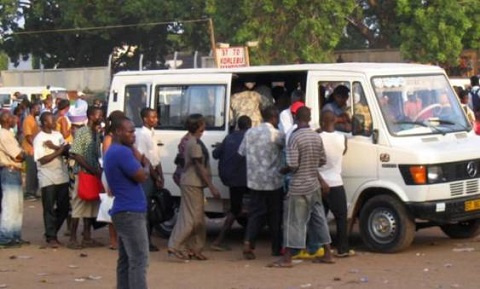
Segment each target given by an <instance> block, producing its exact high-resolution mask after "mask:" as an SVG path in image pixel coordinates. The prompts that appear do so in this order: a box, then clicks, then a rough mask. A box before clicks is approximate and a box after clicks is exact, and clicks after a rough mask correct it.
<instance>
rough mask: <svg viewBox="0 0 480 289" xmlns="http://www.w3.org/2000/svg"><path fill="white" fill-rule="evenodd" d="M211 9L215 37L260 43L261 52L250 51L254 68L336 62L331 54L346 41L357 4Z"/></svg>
mask: <svg viewBox="0 0 480 289" xmlns="http://www.w3.org/2000/svg"><path fill="white" fill-rule="evenodd" d="M234 2H236V3H235V4H233V3H234ZM208 3H209V4H210V5H207V7H208V8H209V9H210V10H207V11H210V12H212V11H213V13H214V15H213V16H214V20H215V23H216V27H217V29H216V31H218V35H219V37H220V38H221V39H222V40H223V39H225V40H224V41H227V42H230V43H234V44H237V45H238V44H240V45H242V44H243V43H245V42H246V41H252V40H258V41H259V46H258V48H256V49H254V50H253V49H252V50H251V59H252V62H253V63H254V64H279V63H294V62H324V61H332V55H331V52H332V50H333V49H334V48H335V47H336V45H337V44H338V41H339V39H340V36H341V35H342V31H343V28H344V26H345V25H346V16H347V15H349V14H350V13H351V11H352V9H353V8H354V1H353V0H346V1H322V0H263V1H248V0H243V1H226V0H210V1H208ZM212 7H214V8H215V9H213V8H212ZM219 24H220V27H221V28H218V27H219Z"/></svg>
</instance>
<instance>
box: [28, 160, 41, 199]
mask: <svg viewBox="0 0 480 289" xmlns="http://www.w3.org/2000/svg"><path fill="white" fill-rule="evenodd" d="M25 162H26V164H27V171H26V176H25V196H35V195H36V194H37V190H38V176H37V173H38V172H37V163H36V162H35V160H34V159H33V156H30V155H26V156H25Z"/></svg>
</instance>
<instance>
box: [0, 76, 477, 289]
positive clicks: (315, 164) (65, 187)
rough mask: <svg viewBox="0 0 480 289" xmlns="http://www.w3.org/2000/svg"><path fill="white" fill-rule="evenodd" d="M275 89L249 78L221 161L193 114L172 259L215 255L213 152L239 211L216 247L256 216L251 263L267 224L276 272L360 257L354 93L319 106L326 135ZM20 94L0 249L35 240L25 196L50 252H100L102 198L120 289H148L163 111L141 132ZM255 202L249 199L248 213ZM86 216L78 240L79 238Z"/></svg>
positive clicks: (342, 90) (73, 104) (0, 136)
mask: <svg viewBox="0 0 480 289" xmlns="http://www.w3.org/2000/svg"><path fill="white" fill-rule="evenodd" d="M471 81H472V89H471V92H469V93H468V92H466V91H465V90H461V89H457V94H458V96H459V97H460V99H461V101H462V103H463V104H464V109H465V111H466V114H467V116H468V117H469V120H470V121H471V122H472V123H473V124H475V123H476V122H475V119H477V120H478V119H479V117H478V115H477V113H478V111H480V107H479V106H480V100H479V99H480V95H479V93H480V88H479V83H478V77H472V80H471ZM257 88H258V87H257ZM274 90H275V89H273V90H272V91H271V92H270V93H265V89H259V88H258V89H255V88H254V85H250V86H249V85H248V83H247V84H245V87H243V89H241V91H240V90H239V91H238V92H237V93H234V94H233V95H232V98H231V117H232V122H231V123H230V125H231V127H232V128H234V129H232V132H231V133H230V134H229V135H228V136H227V137H226V138H225V139H224V140H223V142H221V143H218V144H217V145H216V147H215V149H214V150H213V152H212V155H210V152H209V150H208V149H207V147H206V145H205V144H204V143H203V141H202V136H203V133H204V131H205V129H206V126H207V124H208V120H207V119H206V118H205V117H204V116H202V115H201V114H195V113H194V114H191V115H189V116H188V117H187V118H186V120H185V127H186V130H187V133H186V134H185V136H184V137H183V138H182V139H181V140H179V145H178V154H177V157H176V159H175V164H176V165H177V170H176V171H175V173H174V174H173V178H174V182H175V183H176V184H177V185H178V186H179V187H180V189H181V202H180V208H179V211H178V217H177V221H176V224H175V227H174V229H173V232H172V234H171V236H170V239H169V240H168V248H167V253H168V256H169V257H171V258H175V259H179V260H191V259H194V260H202V261H203V260H207V259H208V257H207V256H205V255H204V253H203V251H204V249H205V247H206V224H205V217H204V204H205V201H204V200H205V199H204V190H205V189H208V190H209V192H210V193H211V194H212V196H213V197H215V198H220V197H221V194H220V191H219V190H218V188H217V187H216V186H215V185H214V183H213V181H212V174H211V171H210V159H211V157H213V158H214V159H216V160H218V163H219V170H218V171H219V175H220V178H221V180H222V182H223V184H224V185H225V186H226V187H228V188H229V193H230V204H231V206H230V211H229V212H228V213H227V217H226V219H225V223H224V225H223V227H222V229H221V231H220V233H219V235H218V236H217V237H216V238H215V240H214V241H213V242H212V243H211V244H210V248H211V249H212V250H217V251H225V250H229V247H228V245H227V244H225V236H226V233H227V232H228V230H229V229H230V228H231V226H232V224H233V223H234V221H235V220H236V219H239V218H241V217H242V216H244V215H245V212H248V214H247V223H246V229H245V235H244V238H243V249H242V253H243V257H244V258H245V259H247V260H251V259H255V258H256V254H255V248H256V240H257V236H258V234H259V232H260V231H261V230H262V229H263V227H264V225H265V220H266V221H267V224H268V228H269V230H270V233H271V234H270V238H271V254H272V256H279V260H276V261H274V262H271V263H269V264H268V267H275V268H278V267H280V268H284V267H292V266H293V261H292V259H295V258H311V259H313V261H314V262H317V263H325V264H332V263H335V258H334V257H339V258H340V257H349V256H352V255H354V254H355V252H354V251H353V250H351V249H350V247H349V243H348V228H347V227H348V226H347V201H346V193H345V189H344V187H343V181H342V177H341V172H342V171H341V170H342V169H341V164H342V158H343V155H344V154H345V153H346V151H347V147H348V145H347V139H346V137H345V136H344V135H343V134H341V133H338V132H337V131H351V129H352V120H351V118H350V116H349V115H348V113H347V112H346V109H345V108H346V103H347V100H348V99H349V97H350V89H349V88H348V87H347V86H344V85H338V86H337V87H335V89H332V92H331V94H330V99H329V101H328V102H327V103H325V104H324V106H323V107H322V114H321V128H322V129H321V131H320V130H317V131H315V130H314V129H312V128H311V127H310V126H309V123H311V117H312V116H311V111H310V108H308V107H307V106H306V105H305V93H304V92H303V91H302V90H301V89H299V88H295V89H293V90H292V91H291V92H290V93H289V94H290V95H291V97H290V100H289V101H285V95H286V91H285V90H283V91H281V94H282V97H281V102H280V101H279V100H278V97H275V96H272V94H278V93H277V92H278V91H277V92H275V91H274ZM16 99H17V100H18V101H17V103H15V105H14V106H12V108H11V109H10V110H3V111H2V112H1V113H0V125H1V129H0V181H1V186H0V187H1V194H0V197H1V198H2V201H1V206H0V209H1V211H0V212H1V217H0V248H12V247H19V246H21V245H24V244H28V243H29V242H28V241H26V240H24V239H23V238H22V234H21V233H22V232H21V227H22V216H23V201H24V199H33V200H35V199H38V198H39V197H40V198H41V202H42V207H43V222H44V232H45V233H44V238H45V242H46V246H48V247H50V248H58V247H59V246H64V245H65V246H66V247H67V248H70V249H81V248H87V247H98V246H103V244H101V243H100V242H98V241H97V240H95V239H94V238H93V237H92V228H94V227H95V226H97V225H98V221H97V219H98V220H100V213H99V210H100V211H102V209H101V208H100V206H101V205H102V206H104V203H105V206H106V211H107V213H106V214H104V215H106V216H103V217H102V219H101V221H103V222H107V223H108V226H109V237H110V239H109V242H110V244H109V246H108V247H109V248H110V249H112V250H118V255H119V259H118V265H117V282H118V284H123V286H124V287H122V288H146V268H147V266H148V256H149V252H155V251H158V250H159V248H158V247H157V246H155V245H154V244H153V243H152V240H151V235H152V228H153V224H152V223H151V222H150V219H149V218H148V209H149V204H151V198H152V195H153V194H155V192H158V191H159V190H162V189H163V188H164V184H165V180H164V175H163V169H162V164H161V158H160V152H159V148H158V146H157V144H156V141H155V138H154V134H155V133H154V130H155V127H156V126H158V125H159V121H158V115H157V112H156V111H155V110H154V109H151V108H148V107H146V108H143V109H142V110H141V111H140V115H139V117H140V118H141V120H142V123H143V126H142V128H141V129H140V130H137V132H135V126H134V124H133V122H132V121H131V120H130V119H129V118H127V117H126V116H125V114H124V113H123V112H121V111H114V112H112V113H110V115H109V116H108V117H106V116H105V107H104V106H102V105H101V103H99V102H95V103H94V104H93V105H91V106H89V105H88V103H87V102H86V101H85V100H84V99H82V95H80V96H79V97H78V98H77V99H75V100H74V101H72V100H69V99H62V98H57V99H52V97H51V95H49V94H45V95H44V96H43V95H42V98H41V99H40V101H29V100H28V98H26V97H24V98H23V99H22V97H21V94H20V93H19V94H18V95H16ZM274 103H275V104H276V105H274ZM279 104H281V106H279ZM469 107H472V108H473V111H474V112H475V113H472V110H471V109H469ZM417 110H418V104H417V101H416V100H415V98H414V97H412V98H409V99H408V101H407V103H406V104H405V108H404V111H405V113H406V114H410V113H411V114H412V115H414V114H416V113H417V112H416V111H417ZM365 122H366V123H368V122H370V123H371V119H365ZM370 123H369V124H368V125H370ZM479 127H480V126H479ZM475 129H476V130H477V126H476V125H475ZM22 173H24V174H25V184H22ZM92 191H95V192H97V193H100V191H101V192H102V193H103V194H104V195H102V197H101V198H100V199H101V200H102V201H101V202H100V199H99V196H98V194H97V196H96V197H93V198H90V197H88V196H87V195H88V194H87V193H89V192H92ZM246 195H248V196H249V203H248V205H247V206H246V207H245V206H244V204H243V200H244V197H245V196H246ZM104 210H105V208H104ZM329 211H331V212H332V214H333V216H334V218H335V220H336V227H337V229H336V238H335V240H334V242H333V247H335V249H332V238H331V236H330V232H329V227H328V222H327V217H326V216H327V214H328V212H329ZM80 221H81V223H82V224H83V230H82V232H81V238H82V239H81V240H79V238H77V235H78V229H79V224H80ZM64 223H67V226H66V233H67V234H68V235H69V240H68V242H67V243H66V244H63V243H62V242H60V240H59V238H58V234H59V231H60V229H61V228H62V226H63V225H64Z"/></svg>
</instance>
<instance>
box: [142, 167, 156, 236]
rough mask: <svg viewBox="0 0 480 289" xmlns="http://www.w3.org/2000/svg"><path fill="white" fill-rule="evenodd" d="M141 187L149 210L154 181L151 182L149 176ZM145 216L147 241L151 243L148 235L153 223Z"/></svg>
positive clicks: (150, 232) (150, 233)
mask: <svg viewBox="0 0 480 289" xmlns="http://www.w3.org/2000/svg"><path fill="white" fill-rule="evenodd" d="M142 189H143V192H144V193H145V198H146V200H147V206H148V209H149V210H150V206H151V204H152V195H153V193H154V190H156V187H155V183H154V182H153V180H152V178H151V177H150V176H149V177H148V178H147V180H146V181H145V182H143V183H142ZM146 218H147V232H148V243H149V244H150V243H152V242H151V240H150V237H151V236H152V231H153V225H154V224H151V223H150V220H149V219H148V215H147V217H146Z"/></svg>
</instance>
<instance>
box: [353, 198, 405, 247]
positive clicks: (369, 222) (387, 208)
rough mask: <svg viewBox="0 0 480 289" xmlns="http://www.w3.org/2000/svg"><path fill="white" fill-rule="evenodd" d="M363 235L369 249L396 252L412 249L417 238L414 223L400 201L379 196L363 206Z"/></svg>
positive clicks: (361, 213)
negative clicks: (411, 245)
mask: <svg viewBox="0 0 480 289" xmlns="http://www.w3.org/2000/svg"><path fill="white" fill-rule="evenodd" d="M360 233H361V237H362V240H363V242H364V243H365V245H366V246H367V247H368V248H369V249H370V250H372V251H377V252H383V253H394V252H398V251H401V250H403V249H405V248H407V247H408V246H410V244H411V243H412V241H413V237H414V235H415V222H414V220H413V218H412V216H411V214H410V213H409V212H408V211H407V209H406V208H405V206H404V205H403V204H402V203H401V202H400V201H399V200H397V199H396V198H394V197H392V196H388V195H380V196H376V197H373V198H371V199H370V200H368V201H367V202H366V203H365V205H364V206H363V208H362V210H361V212H360Z"/></svg>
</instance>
